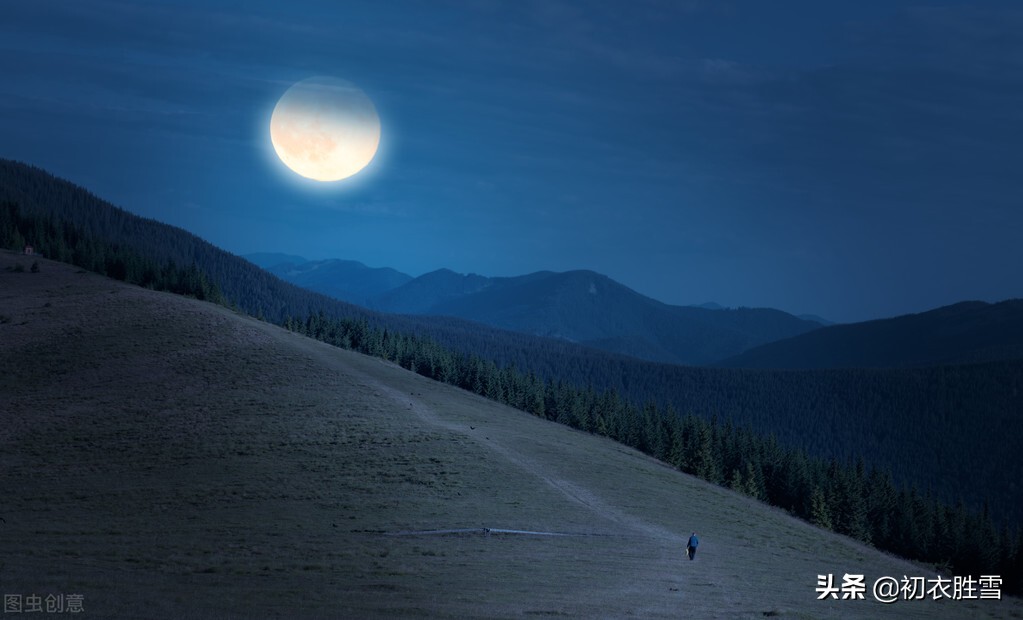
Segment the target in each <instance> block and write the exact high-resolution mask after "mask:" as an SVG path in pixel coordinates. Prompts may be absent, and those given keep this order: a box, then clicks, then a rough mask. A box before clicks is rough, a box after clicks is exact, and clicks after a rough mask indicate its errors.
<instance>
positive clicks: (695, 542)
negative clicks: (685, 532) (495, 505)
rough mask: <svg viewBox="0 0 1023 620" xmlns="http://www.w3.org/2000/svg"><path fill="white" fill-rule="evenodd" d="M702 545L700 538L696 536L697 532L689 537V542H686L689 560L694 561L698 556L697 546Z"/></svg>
mask: <svg viewBox="0 0 1023 620" xmlns="http://www.w3.org/2000/svg"><path fill="white" fill-rule="evenodd" d="M699 545H700V539H699V538H697V537H696V532H693V535H692V536H690V537H689V542H688V543H686V555H688V556H689V560H690V561H692V559H693V558H695V557H696V547H698V546H699Z"/></svg>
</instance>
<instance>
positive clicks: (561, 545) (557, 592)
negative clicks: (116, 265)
mask: <svg viewBox="0 0 1023 620" xmlns="http://www.w3.org/2000/svg"><path fill="white" fill-rule="evenodd" d="M19 261H21V262H23V263H24V257H17V256H14V255H11V254H7V253H0V319H2V320H0V341H2V342H3V344H4V346H3V347H2V348H0V412H3V416H4V424H3V425H2V426H0V429H2V430H0V466H2V470H3V472H4V475H3V476H0V498H2V499H0V517H3V519H4V521H3V522H0V549H3V554H2V557H0V590H3V591H4V592H5V593H23V594H25V595H29V594H32V593H37V594H40V595H42V596H45V595H46V594H47V593H79V594H82V595H83V603H84V608H85V610H86V611H87V613H88V614H89V616H90V617H112V616H119V617H124V616H132V617H183V618H189V617H202V618H208V617H254V616H256V617H274V616H278V617H336V616H342V617H380V616H429V617H466V616H477V617H523V616H525V617H533V616H584V617H593V616H603V617H623V616H627V615H636V616H640V617H678V616H679V615H689V616H693V617H727V618H744V617H745V618H757V617H764V616H765V615H773V616H779V617H803V618H819V617H843V618H847V617H871V618H875V617H921V618H922V617H934V616H945V617H983V616H985V615H993V616H996V617H1021V616H1023V607H1021V605H1020V603H1019V601H1016V600H1004V601H1000V602H998V601H972V602H971V601H946V602H942V603H934V602H930V601H913V602H903V603H898V604H895V605H892V606H884V605H880V604H878V603H875V602H873V601H871V600H869V599H870V597H869V594H868V598H867V600H864V601H830V602H819V601H817V600H816V593H815V587H816V579H817V575H818V574H819V573H835V574H837V575H839V576H841V575H842V574H844V573H862V574H865V575H867V576H868V579H873V578H876V577H879V576H883V575H893V576H899V577H901V576H902V575H904V574H905V575H918V576H931V575H930V573H929V572H928V571H926V570H925V569H924V568H921V567H917V566H912V565H909V564H907V563H905V562H902V561H900V560H897V559H894V558H891V557H889V556H885V555H883V554H880V553H878V552H876V551H874V550H872V549H870V548H867V547H863V546H861V545H858V544H855V543H852V542H850V541H848V540H846V539H843V538H839V537H836V536H834V535H832V534H830V533H826V532H823V531H820V530H817V529H815V528H812V527H810V526H808V525H806V524H804V523H802V522H799V521H796V520H793V519H791V518H790V517H788V516H787V515H786V514H784V513H782V512H780V511H777V510H772V509H768V508H765V507H764V506H762V505H760V504H757V503H755V502H752V501H750V500H749V499H747V498H745V497H742V496H739V495H735V494H733V493H730V492H728V491H726V490H724V489H722V488H719V487H716V486H712V485H708V484H705V483H703V482H700V481H698V480H695V479H693V478H691V477H688V476H685V475H682V474H680V473H678V472H676V471H673V470H671V469H670V468H667V467H665V466H663V465H662V464H659V463H657V462H655V461H653V460H651V459H648V458H646V457H644V456H642V455H640V454H639V453H637V452H635V451H633V450H629V449H626V448H624V447H622V446H620V445H617V444H614V443H612V442H610V441H607V440H603V439H600V438H597V437H594V436H591V435H588V434H584V433H579V432H575V431H571V430H569V429H566V428H564V427H561V426H558V425H556V424H553V423H550V422H546V421H543V420H541V419H538V418H536V417H534V416H530V415H528V414H524V413H521V412H518V411H516V410H513V409H509V408H507V407H503V406H500V405H497V404H494V403H492V402H489V401H486V400H483V399H481V398H478V397H475V396H472V395H469V394H468V393H465V392H462V391H460V390H457V389H454V388H451V387H448V386H444V385H441V384H438V383H435V382H432V381H429V380H427V379H424V378H422V377H420V376H418V375H415V374H412V373H409V372H406V371H403V370H401V369H399V368H396V367H394V366H393V365H390V364H387V363H385V362H382V361H380V360H377V359H373V358H368V357H364V356H361V355H358V354H354V353H349V352H345V351H341V350H338V349H335V348H332V347H329V346H327V345H324V344H322V343H318V342H315V341H312V340H309V339H307V338H304V337H301V336H298V335H296V334H292V333H289V332H286V331H284V330H281V329H278V328H276V327H273V326H271V325H268V324H265V323H261V322H258V321H255V320H253V319H251V318H248V317H244V316H240V315H237V314H235V313H233V312H231V311H230V310H227V309H225V308H223V307H219V306H214V305H211V304H208V303H204V302H198V301H195V300H189V299H185V298H181V297H176V296H173V295H169V294H164V293H157V292H153V291H149V290H145V289H141V288H137V287H131V286H127V285H124V284H121V283H118V282H114V281H111V280H108V279H105V278H101V277H99V276H95V275H92V274H88V273H81V272H79V271H78V270H76V269H74V268H72V267H68V266H66V265H62V264H58V263H54V262H51V261H47V260H40V261H39V264H40V271H39V273H32V272H31V271H30V270H28V269H26V270H25V271H24V272H13V271H7V270H6V267H8V266H10V265H13V264H14V263H16V262H19ZM25 264H26V267H27V263H25ZM483 528H491V533H490V534H489V535H486V534H485V533H484V532H483ZM436 530H467V531H464V532H461V533H448V534H440V533H426V532H427V531H433V532H435V531H436ZM497 530H520V531H530V532H536V533H547V534H567V535H559V536H554V535H540V534H512V533H503V532H499V531H497ZM690 530H697V531H698V532H699V533H700V535H701V539H702V545H701V547H700V553H699V556H698V558H697V561H695V562H687V561H683V560H682V559H681V548H682V546H683V545H684V539H685V536H686V535H687V534H688V532H689V531H690Z"/></svg>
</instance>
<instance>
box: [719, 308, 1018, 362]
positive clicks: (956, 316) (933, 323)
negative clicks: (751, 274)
mask: <svg viewBox="0 0 1023 620" xmlns="http://www.w3.org/2000/svg"><path fill="white" fill-rule="evenodd" d="M1007 359H1023V300H1020V299H1013V300H1008V301H1003V302H1000V303H996V304H989V303H985V302H981V301H968V302H962V303H958V304H954V305H951V306H945V307H942V308H937V309H935V310H930V311H928V312H921V313H919V314H907V315H905V316H899V317H895V318H891V319H881V320H876V321H867V322H864V323H850V324H846V325H833V326H830V327H825V328H822V329H818V330H816V331H813V332H810V333H806V334H801V335H799V336H795V337H792V338H788V339H786V340H780V341H778V342H772V343H769V344H765V345H763V346H760V347H757V348H754V349H751V350H749V351H746V352H745V353H742V354H741V355H737V356H735V357H733V358H730V359H728V360H725V361H723V362H722V363H721V365H722V366H728V367H733V368H870V367H899V366H923V365H938V364H962V363H972V362H987V361H993V360H1007Z"/></svg>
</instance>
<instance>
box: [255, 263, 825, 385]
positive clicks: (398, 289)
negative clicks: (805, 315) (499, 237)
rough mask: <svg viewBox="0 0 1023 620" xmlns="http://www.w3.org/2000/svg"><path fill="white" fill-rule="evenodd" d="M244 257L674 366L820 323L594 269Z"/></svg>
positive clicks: (299, 278)
mask: <svg viewBox="0 0 1023 620" xmlns="http://www.w3.org/2000/svg"><path fill="white" fill-rule="evenodd" d="M245 258H247V259H248V260H250V261H252V262H253V263H255V264H257V265H259V266H261V267H263V268H265V269H267V270H268V271H270V272H271V273H273V274H275V275H277V276H279V277H281V278H283V279H285V280H287V281H289V282H291V283H293V284H296V285H298V286H302V287H304V288H308V289H310V290H314V291H317V292H320V293H323V294H325V295H330V296H331V297H335V298H337V299H341V300H344V301H348V302H351V303H356V304H359V305H363V306H366V307H368V308H372V309H374V310H378V311H381V312H388V313H397V314H414V315H434V316H451V317H458V318H462V319H466V320H470V321H476V322H479V323H483V324H485V325H490V326H493V327H498V328H501V329H507V330H511V331H516V332H521V333H526V334H531V335H536V336H543V337H547V338H558V339H562V340H567V341H570V342H575V343H578V344H582V345H585V346H589V347H593V348H596V349H602V350H605V351H610V352H612V353H619V354H623V355H629V356H632V357H638V358H640V359H646V360H651V361H657V362H666V363H673V364H693V365H701V364H710V363H714V362H717V361H719V360H723V359H726V358H729V357H732V356H735V355H738V354H740V353H742V352H743V351H746V350H748V349H750V348H753V347H756V346H759V345H762V344H766V343H768V342H773V341H776V340H780V339H783V338H788V337H791V336H796V335H799V334H803V333H806V332H809V331H812V330H815V329H818V328H820V327H822V324H821V323H819V322H816V321H810V320H805V319H801V318H798V317H795V316H793V315H791V314H788V313H785V312H782V311H780V310H774V309H770V308H736V309H727V308H722V307H720V306H717V305H716V304H713V305H712V304H704V305H703V306H674V305H669V304H665V303H662V302H660V301H657V300H654V299H651V298H649V297H646V296H644V295H641V294H639V293H637V292H636V291H633V290H632V289H630V288H628V287H626V286H624V285H622V284H620V283H618V282H616V281H614V280H612V279H611V278H609V277H607V276H604V275H601V274H599V273H595V272H593V271H584V270H580V271H568V272H563V273H557V272H551V271H540V272H536V273H531V274H528V275H523V276H515V277H486V276H481V275H477V274H460V273H455V272H454V271H451V270H448V269H439V270H437V271H432V272H430V273H427V274H424V275H422V276H419V277H417V278H412V277H411V276H408V275H406V274H402V273H400V272H398V271H395V270H393V269H387V268H384V269H373V268H370V267H367V266H365V265H363V264H362V263H358V262H356V261H347V260H338V259H331V260H325V261H302V260H301V258H300V257H294V256H288V255H279V254H258V255H256V254H253V255H247V256H246V257H245Z"/></svg>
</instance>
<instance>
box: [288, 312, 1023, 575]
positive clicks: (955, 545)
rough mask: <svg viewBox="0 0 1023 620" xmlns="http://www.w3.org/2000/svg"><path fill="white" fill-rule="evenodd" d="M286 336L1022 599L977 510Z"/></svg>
mask: <svg viewBox="0 0 1023 620" xmlns="http://www.w3.org/2000/svg"><path fill="white" fill-rule="evenodd" d="M284 326H285V327H286V328H288V329H290V330H292V331H296V332H299V333H302V334H305V335H307V336H309V337H312V338H316V339H317V340H321V341H324V342H327V343H329V344H332V345H334V346H337V347H341V348H344V349H351V350H354V351H358V352H360V353H365V354H368V355H373V356H377V357H382V358H385V359H388V360H390V361H393V362H395V363H397V364H399V365H401V366H402V367H404V368H407V369H409V370H412V371H414V372H416V373H419V374H421V375H423V376H425V377H429V378H431V379H435V380H438V381H443V382H445V383H448V384H450V385H454V386H457V387H460V388H462V389H465V390H468V391H471V392H474V393H476V394H479V395H481V396H484V397H486V398H489V399H492V400H495V401H498V402H501V403H505V404H507V405H510V406H512V407H515V408H517V409H521V410H523V411H526V412H529V413H532V414H533V415H536V416H539V417H543V418H545V419H548V420H552V421H556V422H559V423H562V424H565V425H568V426H571V427H573V428H577V429H579V430H582V431H586V432H590V433H595V434H598V435H603V436H605V437H608V438H610V439H613V440H615V441H618V442H620V443H623V444H625V445H628V446H631V447H633V448H636V449H637V450H640V451H642V452H644V453H646V454H649V455H650V456H653V457H654V458H657V459H659V460H661V461H664V462H665V463H669V464H671V465H672V466H673V467H675V468H677V469H679V470H681V471H683V472H685V473H688V474H693V475H695V476H699V477H700V478H702V479H704V480H707V481H709V482H713V483H716V484H719V485H722V486H727V487H729V488H731V489H733V490H735V491H738V492H741V493H745V494H746V495H749V496H751V497H753V498H756V499H758V500H761V501H765V502H767V503H769V504H771V505H774V506H777V507H780V508H783V509H785V510H787V511H789V512H790V513H792V514H793V515H796V516H798V517H801V518H803V519H805V520H807V521H810V522H811V523H814V524H816V525H818V526H821V527H824V528H827V529H830V530H833V531H835V532H837V533H839V534H844V535H847V536H850V537H852V538H855V539H857V540H860V541H863V542H866V543H869V544H872V545H874V546H876V547H878V548H879V549H883V550H886V551H890V552H892V553H895V554H897V555H900V556H902V557H906V558H910V559H913V560H918V561H921V562H926V563H928V564H933V565H935V566H937V567H939V568H941V569H944V570H948V571H951V572H953V573H955V574H960V575H972V576H974V577H979V576H980V575H982V574H983V575H1001V576H1002V578H1003V591H1004V592H1006V593H1015V594H1021V593H1023V530H1021V529H1020V528H1019V527H1018V526H1017V527H1016V528H1010V527H1009V526H1008V525H1007V524H1006V525H1003V526H1002V527H997V526H996V525H995V523H994V521H993V519H992V518H991V516H990V514H989V513H988V512H987V511H986V510H985V511H983V512H980V513H978V512H977V511H973V510H969V509H968V508H966V507H965V506H964V505H963V504H962V503H961V502H960V503H958V504H956V505H949V504H947V503H945V502H942V501H940V500H938V499H937V498H935V497H934V496H932V495H931V494H929V493H923V494H922V493H920V492H919V491H918V490H917V489H915V488H913V487H905V486H900V485H896V484H895V483H894V482H893V480H892V476H891V475H890V474H889V473H887V472H884V471H882V470H880V469H878V468H874V467H870V468H868V467H866V466H865V465H864V463H863V461H862V460H859V461H856V462H848V461H847V462H840V461H838V460H834V459H832V460H825V459H819V458H813V457H810V456H808V455H807V453H806V452H805V451H803V450H797V449H792V448H786V447H783V446H782V445H781V444H779V442H778V441H777V440H776V439H774V438H773V437H767V438H765V437H763V436H761V435H758V434H756V433H754V432H753V431H752V430H751V429H750V428H749V427H739V426H734V425H732V424H731V423H729V422H725V423H720V422H719V421H718V420H717V419H716V418H711V419H710V420H708V419H705V418H702V417H697V416H695V415H692V414H689V413H686V414H684V415H683V414H680V413H679V412H677V411H675V410H674V409H672V408H671V407H666V408H664V407H659V406H657V405H656V404H654V403H647V404H645V405H642V406H637V405H635V404H633V403H630V402H628V401H627V400H626V399H623V398H622V397H621V396H620V395H619V394H618V393H617V392H616V391H615V390H606V391H597V390H593V389H586V390H581V389H578V388H575V387H573V386H571V385H568V384H566V383H564V382H560V381H559V382H555V381H550V380H545V379H542V378H540V377H538V376H537V375H536V374H535V373H533V372H529V371H527V372H522V371H519V370H517V369H516V368H515V367H514V366H503V367H499V366H498V365H497V364H495V363H494V362H493V361H488V360H484V359H482V358H479V357H476V356H473V355H464V354H460V353H455V352H453V351H451V350H449V349H446V348H445V347H442V346H441V345H439V344H437V343H436V342H434V341H433V340H431V339H429V338H422V337H419V336H415V335H410V334H403V333H396V332H393V331H389V330H387V329H383V328H377V327H373V326H371V325H370V324H369V323H368V322H367V321H365V320H359V319H331V318H328V317H327V316H325V315H323V314H318V315H312V316H309V317H306V318H305V319H301V320H300V319H295V318H291V317H289V318H287V319H286V320H285V322H284Z"/></svg>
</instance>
